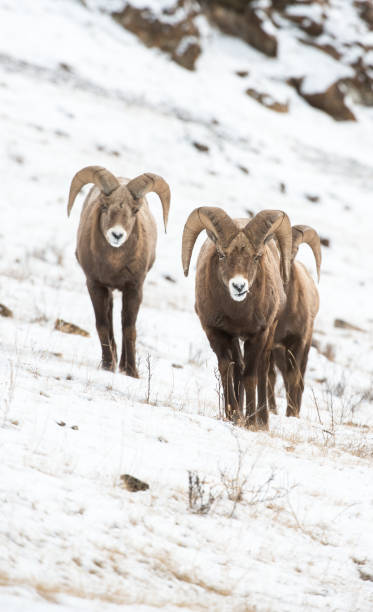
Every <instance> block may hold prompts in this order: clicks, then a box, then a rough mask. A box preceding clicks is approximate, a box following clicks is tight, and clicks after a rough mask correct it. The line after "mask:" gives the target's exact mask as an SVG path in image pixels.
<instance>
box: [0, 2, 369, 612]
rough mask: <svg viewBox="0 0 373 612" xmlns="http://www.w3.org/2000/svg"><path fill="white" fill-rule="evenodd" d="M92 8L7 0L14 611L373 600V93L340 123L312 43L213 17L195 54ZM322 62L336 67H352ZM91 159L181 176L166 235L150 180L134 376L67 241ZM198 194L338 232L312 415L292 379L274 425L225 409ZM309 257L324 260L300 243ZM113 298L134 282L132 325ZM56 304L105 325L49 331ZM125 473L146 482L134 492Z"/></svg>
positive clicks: (2, 327) (0, 580) (4, 222)
mask: <svg viewBox="0 0 373 612" xmlns="http://www.w3.org/2000/svg"><path fill="white" fill-rule="evenodd" d="M100 4H101V5H102V3H94V2H90V3H89V7H88V8H85V7H84V5H83V3H80V2H74V1H73V0H64V1H62V0H54V1H52V0H40V1H39V2H38V3H29V2H27V1H26V0H19V2H17V3H11V2H6V1H3V2H2V3H1V4H0V24H1V26H0V27H1V36H0V91H1V96H0V129H1V134H2V144H3V146H2V149H1V151H0V161H1V167H2V169H3V172H2V218H1V226H0V250H1V253H2V256H1V258H0V296H1V297H0V302H1V303H3V304H5V305H6V306H8V307H9V308H11V309H12V310H13V312H14V317H13V318H3V317H0V339H1V346H0V350H1V360H0V424H1V428H0V439H1V446H0V452H1V460H0V466H1V467H0V472H1V478H0V483H1V484H0V505H1V515H2V518H3V520H2V521H1V526H0V584H1V589H0V609H1V610H4V611H5V612H19V611H20V610H26V609H27V611H28V612H39V611H40V612H44V610H45V611H49V610H52V609H53V610H56V609H58V610H60V611H61V612H65V611H78V610H79V611H84V610H86V611H89V612H92V611H93V612H95V611H96V610H97V611H106V610H107V611H114V610H123V609H126V610H136V611H137V610H141V611H142V612H145V611H146V612H148V611H150V610H155V609H159V608H164V609H167V610H170V611H173V610H177V609H180V608H181V607H183V608H184V609H186V610H229V611H230V610H234V611H235V612H241V611H242V612H243V611H244V610H254V609H256V610H261V611H262V610H263V611H267V610H276V612H282V611H283V612H290V611H294V612H298V611H299V610H338V611H346V612H350V611H351V610H359V611H362V612H365V611H366V612H368V611H370V610H371V609H372V606H373V587H372V577H373V555H372V551H373V535H372V529H371V525H372V520H373V487H372V479H371V470H372V459H373V433H372V427H373V411H372V401H373V391H372V389H373V367H372V363H373V361H372V356H373V320H372V313H371V303H372V294H373V274H372V257H373V243H372V240H371V228H372V212H371V210H372V207H371V194H372V189H373V172H372V156H371V150H372V134H373V131H372V124H373V112H372V110H371V109H368V108H361V107H358V106H354V105H353V111H354V113H355V114H356V116H357V117H358V122H356V123H354V124H352V123H351V124H348V123H346V124H344V123H343V124H342V123H336V122H334V121H333V120H332V119H331V118H330V117H328V116H327V115H325V114H323V113H321V112H320V111H317V110H315V109H312V108H310V107H309V106H307V105H306V103H305V102H304V101H303V100H301V99H300V98H298V97H297V95H296V93H295V92H294V91H293V90H292V89H291V88H289V87H287V86H286V85H285V84H284V80H285V78H286V75H289V74H292V75H293V76H294V73H292V70H293V68H294V67H296V66H299V70H300V66H301V63H302V61H303V62H306V63H307V64H308V63H309V64H310V65H311V63H312V62H313V63H312V66H313V68H314V71H315V74H317V72H318V71H319V73H320V74H321V69H322V66H325V65H326V60H325V59H324V57H323V56H322V54H321V53H320V52H319V51H317V50H315V49H310V48H306V47H304V46H303V45H300V44H298V43H297V42H296V41H294V38H293V37H292V34H291V30H289V31H286V30H283V31H282V32H281V34H280V35H279V37H280V57H279V60H278V61H276V62H274V61H273V60H269V59H268V58H265V57H263V56H261V55H260V54H259V53H258V52H256V51H254V50H252V49H250V48H249V47H247V46H245V45H244V44H243V43H241V42H240V41H237V40H233V39H231V38H229V37H226V36H223V35H221V34H219V33H217V32H214V31H212V30H210V29H209V27H208V26H207V24H206V23H205V25H204V27H205V34H204V41H203V45H204V49H203V54H202V55H201V57H200V58H199V60H198V64H197V70H196V72H195V73H190V72H188V71H185V70H183V69H182V68H180V67H179V66H177V65H175V64H174V63H172V62H171V61H170V60H169V59H168V58H167V56H165V55H163V54H161V53H160V52H159V51H157V50H148V49H146V48H145V47H143V46H142V45H141V44H140V43H139V42H138V41H137V39H136V38H135V37H134V36H133V35H131V34H129V33H128V32H126V31H124V30H123V29H122V28H120V27H119V26H118V25H117V24H116V23H114V22H113V21H112V20H111V19H110V17H109V16H108V15H106V14H103V13H102V12H101V9H102V6H100ZM346 4H349V3H346ZM346 10H347V9H346ZM341 27H342V26H341ZM346 27H347V26H346ZM15 33H17V36H16V35H15ZM327 59H329V58H327ZM61 64H66V65H67V66H65V67H63V66H61ZM327 65H328V75H330V77H331V78H333V77H335V76H336V75H337V72H338V70H339V67H338V64H337V63H336V62H331V63H329V62H327ZM245 69H247V70H248V72H249V75H248V77H245V78H244V79H242V78H239V77H238V76H237V75H236V74H235V73H236V71H237V70H245ZM251 83H255V85H257V86H258V87H259V85H260V86H261V90H263V91H265V92H268V94H271V95H273V96H274V97H275V98H280V99H289V101H290V112H289V113H288V114H287V115H283V114H281V115H280V114H277V113H274V112H272V111H270V110H267V109H266V108H264V107H262V106H260V105H259V104H257V103H256V102H255V101H254V100H252V99H251V98H249V97H248V96H247V95H246V94H245V90H246V89H247V88H248V87H249V86H251ZM193 142H201V143H203V144H206V145H207V146H208V147H209V151H208V153H201V152H199V151H197V150H196V149H195V147H194V146H193ZM90 164H100V165H103V166H105V167H107V168H108V169H110V170H111V171H112V172H113V173H117V174H118V175H126V176H129V177H134V176H136V175H138V174H140V173H142V172H144V171H151V172H156V173H158V174H160V175H162V176H163V177H164V178H165V179H166V180H167V181H168V182H169V184H170V186H171V191H172V202H171V211H170V220H169V226H168V232H167V235H164V233H163V230H162V215H161V206H160V203H159V200H158V198H157V196H156V195H153V194H150V195H149V203H150V206H151V208H152V211H153V212H154V215H155V217H156V220H157V224H158V228H159V236H158V247H157V259H156V262H155V265H154V267H153V269H152V270H151V272H150V273H149V275H148V277H147V280H146V283H145V287H144V300H143V304H142V307H141V310H140V313H139V318H138V326H137V331H138V342H137V348H138V357H139V369H140V373H141V378H140V379H139V380H133V379H130V378H127V377H125V376H123V375H121V374H119V373H116V374H111V373H108V372H104V371H101V370H100V369H98V365H99V360H100V349H99V343H98V339H97V336H96V331H95V325H94V319H93V312H92V307H91V304H90V301H89V297H88V294H87V291H86V288H85V282H84V275H83V273H82V271H81V270H80V268H79V266H78V264H77V262H76V259H75V256H74V250H75V236H76V229H77V226H78V220H79V209H80V207H81V203H82V201H83V195H82V196H80V197H79V198H78V199H77V201H76V203H75V205H74V209H73V211H72V215H71V217H70V219H67V215H66V205H67V194H68V189H69V184H70V181H71V178H72V176H73V175H74V173H75V172H76V171H77V170H79V169H80V168H82V167H84V166H86V165H90ZM240 166H244V167H246V168H247V169H248V170H249V174H246V173H244V172H242V170H240ZM281 183H283V184H284V185H285V191H284V190H281V189H280V184H281ZM283 191H284V192H283ZM310 195H311V196H317V197H318V198H319V199H318V201H314V202H312V201H310V200H309V198H308V197H307V196H310ZM200 204H211V205H220V206H222V207H223V208H225V209H226V210H227V211H228V212H229V214H231V216H232V217H235V216H237V217H241V216H243V215H245V214H247V213H246V212H245V211H246V209H250V210H254V211H258V210H261V209H263V208H280V209H283V210H286V212H287V213H288V214H289V216H290V218H291V221H292V223H293V224H296V223H303V224H308V225H311V226H313V227H315V228H316V229H317V230H318V231H319V233H320V235H321V236H323V237H327V238H329V239H330V242H331V246H330V248H324V249H323V263H322V273H321V281H320V285H319V291H320V297H321V307H320V313H319V315H318V317H317V320H316V325H315V338H316V339H317V340H318V342H319V343H320V347H321V349H322V350H323V351H324V352H325V350H327V345H328V344H330V345H331V348H332V350H333V351H334V353H335V358H334V361H329V360H328V359H327V358H326V357H325V356H324V355H322V354H321V353H320V352H319V351H317V350H316V349H315V348H312V349H311V352H310V359H309V366H308V370H307V378H306V391H305V395H304V400H303V405H302V411H301V417H300V419H292V418H289V419H287V418H286V417H285V416H284V412H285V399H284V392H283V389H282V385H281V382H280V381H279V382H278V388H277V399H278V404H279V415H277V416H275V415H271V418H270V430H269V432H268V433H266V432H251V431H246V430H244V429H242V428H239V427H234V426H232V425H230V424H229V423H227V422H225V421H224V420H222V419H221V418H220V412H221V408H219V397H218V393H219V388H218V381H217V379H216V376H215V373H214V370H215V369H216V360H215V358H214V356H213V354H212V352H211V349H210V347H209V345H208V342H207V340H206V338H205V336H204V334H203V331H202V329H201V327H200V324H199V321H198V318H197V316H196V314H195V312H194V308H193V305H194V270H195V262H196V257H197V252H198V247H199V245H200V244H201V243H202V241H203V237H200V239H199V240H198V243H197V245H196V247H195V251H194V254H193V258H192V265H191V272H190V276H189V278H187V279H185V278H184V276H183V272H182V267H181V255H180V249H181V233H182V228H183V225H184V222H185V220H186V218H187V216H188V214H189V213H190V211H191V210H192V209H193V208H194V207H196V206H198V205H200ZM299 258H300V259H301V260H303V261H305V262H306V263H307V264H308V265H309V267H310V269H311V270H312V271H313V274H314V276H315V266H314V261H313V259H312V254H311V253H310V250H309V249H308V248H307V246H302V248H301V249H300V252H299ZM166 276H168V277H171V279H173V280H175V282H171V281H170V280H167V279H166ZM119 310H120V297H119V295H118V296H116V300H115V327H116V330H115V331H116V337H117V338H119V334H120V326H119V319H120V317H119ZM57 318H63V319H65V320H67V321H71V322H73V323H75V324H77V325H79V326H81V327H83V328H84V329H86V330H88V331H89V333H90V336H89V337H87V338H85V337H82V336H75V335H67V334H63V333H61V332H59V331H56V330H55V329H54V322H55V320H56V319H57ZM335 318H341V319H345V320H347V321H348V322H350V323H353V324H355V325H357V326H359V327H361V328H362V329H363V330H364V331H363V332H358V331H351V330H341V329H337V328H335V327H334V325H333V323H334V319H335ZM148 356H149V358H148ZM149 360H150V361H149ZM188 472H197V473H198V474H199V477H200V479H201V481H202V482H203V484H202V489H203V494H204V502H206V500H207V501H208V499H209V495H210V494H211V495H212V497H213V498H214V501H212V502H211V508H210V509H209V511H208V512H207V513H204V514H203V513H198V512H197V510H198V507H200V506H198V504H199V502H198V500H197V502H196V504H195V505H194V506H193V507H192V508H190V507H189V500H188ZM123 473H129V474H131V475H134V476H136V477H138V478H140V479H142V480H144V481H145V482H147V483H148V484H149V485H150V486H149V489H148V490H147V491H144V492H138V493H130V492H128V491H126V490H125V489H123V488H122V487H121V480H120V475H121V474H123ZM238 491H241V494H242V500H241V501H234V498H235V495H237V492H238ZM232 498H233V499H232ZM193 510H194V511H193Z"/></svg>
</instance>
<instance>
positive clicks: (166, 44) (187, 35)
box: [113, 2, 201, 70]
mask: <svg viewBox="0 0 373 612" xmlns="http://www.w3.org/2000/svg"><path fill="white" fill-rule="evenodd" d="M180 5H181V3H180V2H179V3H177V4H175V10H174V13H175V14H174V15H172V14H170V11H169V12H168V13H164V14H163V16H162V18H161V19H160V18H158V17H157V16H156V15H155V14H154V13H153V12H152V10H151V9H148V8H145V9H139V8H135V7H133V6H131V5H129V4H127V6H126V7H125V8H124V9H123V10H122V11H120V12H118V13H113V17H114V19H115V20H116V21H117V22H118V23H120V24H121V25H122V26H123V27H124V28H126V29H127V30H129V31H130V32H133V34H136V36H138V37H139V38H140V40H141V41H142V42H143V43H144V44H145V45H146V46H147V47H158V48H159V49H161V50H162V51H164V52H166V53H168V54H169V55H170V56H171V58H172V59H173V60H174V61H175V62H177V63H178V64H180V66H183V68H187V69H188V70H193V69H194V68H195V63H196V61H197V59H198V57H199V55H200V53H201V47H200V44H199V30H198V28H197V26H196V24H195V23H194V18H195V16H196V14H197V13H196V12H195V11H194V10H192V9H191V10H189V11H188V10H185V11H183V13H182V16H181V17H180V18H178V17H177V15H176V10H177V8H178V7H179V6H180Z"/></svg>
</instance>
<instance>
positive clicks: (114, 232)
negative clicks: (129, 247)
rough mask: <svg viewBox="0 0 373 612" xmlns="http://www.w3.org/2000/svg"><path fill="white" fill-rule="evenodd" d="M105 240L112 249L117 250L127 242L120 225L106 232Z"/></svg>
mask: <svg viewBox="0 0 373 612" xmlns="http://www.w3.org/2000/svg"><path fill="white" fill-rule="evenodd" d="M106 240H107V241H108V243H109V244H111V246H112V247H115V248H118V247H120V246H122V244H123V243H124V242H126V240H127V232H126V230H125V229H124V227H123V226H122V225H114V227H111V228H110V229H108V231H107V232H106Z"/></svg>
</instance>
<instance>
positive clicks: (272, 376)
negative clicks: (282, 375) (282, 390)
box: [267, 351, 277, 414]
mask: <svg viewBox="0 0 373 612" xmlns="http://www.w3.org/2000/svg"><path fill="white" fill-rule="evenodd" d="M275 387H276V366H275V357H274V354H273V351H271V356H270V359H269V370H268V385H267V393H268V407H269V409H270V411H271V412H272V413H273V414H277V406H276V396H275Z"/></svg>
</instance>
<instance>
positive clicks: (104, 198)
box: [67, 166, 170, 378]
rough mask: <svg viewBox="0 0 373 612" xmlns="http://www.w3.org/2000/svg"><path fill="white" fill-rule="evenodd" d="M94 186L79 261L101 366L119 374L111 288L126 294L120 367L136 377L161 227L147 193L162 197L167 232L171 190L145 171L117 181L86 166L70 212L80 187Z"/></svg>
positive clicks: (81, 228) (77, 182)
mask: <svg viewBox="0 0 373 612" xmlns="http://www.w3.org/2000/svg"><path fill="white" fill-rule="evenodd" d="M87 183H94V185H95V186H94V187H93V188H92V189H91V191H90V192H89V194H88V195H87V198H86V200H85V202H84V206H83V210H82V213H81V217H80V224H79V229H78V241H77V249H76V257H77V259H78V262H79V263H80V265H81V267H82V268H83V270H84V273H85V275H86V277H87V287H88V291H89V295H90V297H91V300H92V304H93V308H94V311H95V316H96V328H97V333H98V336H99V339H100V342H101V348H102V367H103V368H104V369H105V370H112V371H114V370H115V367H116V362H117V350H116V345H115V340H114V334H113V317H112V312H113V298H112V291H113V289H119V291H121V292H122V306H123V307H122V331H123V337H122V355H121V359H120V363H119V369H120V371H121V372H124V373H125V374H127V375H128V376H134V377H135V378H138V372H137V368H136V353H135V342H136V328H135V324H136V318H137V314H138V311H139V307H140V304H141V300H142V288H143V283H144V280H145V276H146V274H147V272H148V271H149V270H150V268H151V267H152V265H153V263H154V259H155V246H156V241H157V229H156V224H155V220H154V218H153V216H152V214H151V212H150V210H149V208H148V204H147V201H146V198H145V195H146V194H147V193H149V192H150V191H154V192H155V193H156V194H158V196H159V198H160V200H161V202H162V208H163V220H164V226H165V229H166V226H167V218H168V212H169V208H170V189H169V186H168V184H167V183H166V181H165V180H164V179H163V178H161V177H160V176H157V175H156V174H151V173H150V172H147V173H145V174H141V175H140V176H137V177H136V178H134V179H132V180H130V181H129V180H127V179H123V178H116V177H115V176H114V175H113V174H111V172H109V171H108V170H106V169H105V168H102V167H101V166H88V167H87V168H83V169H82V170H79V172H77V174H76V175H75V176H74V178H73V180H72V183H71V187H70V195H69V203H68V207H67V213H68V215H70V211H71V208H72V206H73V203H74V200H75V198H76V196H77V195H78V193H79V191H80V190H81V188H82V187H83V186H84V185H86V184H87Z"/></svg>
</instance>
